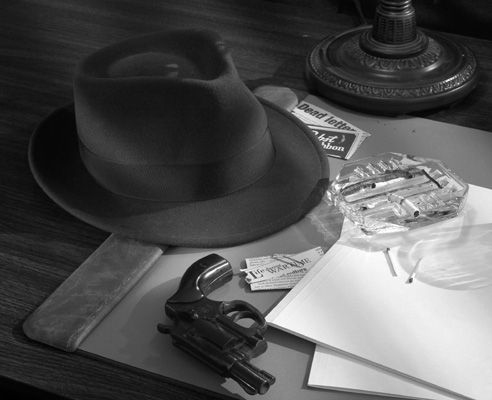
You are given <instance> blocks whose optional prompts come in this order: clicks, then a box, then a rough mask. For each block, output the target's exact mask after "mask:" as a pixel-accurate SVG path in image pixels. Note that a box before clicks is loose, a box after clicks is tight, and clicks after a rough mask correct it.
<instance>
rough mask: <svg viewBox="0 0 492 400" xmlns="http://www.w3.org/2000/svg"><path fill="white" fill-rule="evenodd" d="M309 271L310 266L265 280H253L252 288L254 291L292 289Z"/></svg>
mask: <svg viewBox="0 0 492 400" xmlns="http://www.w3.org/2000/svg"><path fill="white" fill-rule="evenodd" d="M307 271H308V268H301V269H298V270H296V271H293V272H290V273H288V274H285V275H282V276H279V277H277V278H270V279H267V280H264V281H259V282H253V283H251V284H250V288H251V290H252V291H256V290H276V289H277V290H278V289H292V288H293V287H294V286H295V285H296V284H297V283H298V282H299V281H300V280H301V279H302V278H303V277H304V275H305V274H306V273H307Z"/></svg>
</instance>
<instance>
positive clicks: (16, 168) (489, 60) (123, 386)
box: [0, 0, 492, 400]
mask: <svg viewBox="0 0 492 400" xmlns="http://www.w3.org/2000/svg"><path fill="white" fill-rule="evenodd" d="M356 23H357V19H356V18H355V17H354V15H350V14H349V13H341V12H339V5H338V4H337V2H336V1H318V0H312V1H307V0H298V1H294V0H291V1H281V0H277V1H273V0H272V1H260V0H238V1H230V0H180V1H169V0H159V1H157V0H119V1H118V0H85V1H77V0H17V1H16V0H12V1H2V2H1V3H0V177H1V178H0V207H1V211H0V212H1V215H0V318H1V323H0V376H1V379H0V391H1V392H4V389H5V388H6V387H8V388H11V389H12V388H15V389H16V390H17V391H18V392H19V393H23V391H25V390H27V391H28V392H29V393H31V392H32V393H35V392H34V391H36V390H44V391H48V392H51V393H54V394H57V395H60V396H64V397H66V398H71V399H121V400H123V399H206V398H217V396H218V395H214V394H211V393H204V392H203V391H201V390H197V389H194V388H191V387H188V386H185V385H183V384H179V383H176V382H171V381H169V380H166V379H165V378H162V377H154V376H151V375H148V374H145V375H144V374H142V373H140V372H139V371H134V370H130V369H128V368H127V367H124V366H117V365H113V364H110V363H108V362H105V361H101V360H96V359H92V358H89V357H87V356H84V355H81V354H68V353H64V352H62V351H58V350H55V349H53V348H49V347H47V346H43V345H41V344H38V343H35V342H32V341H30V340H29V339H28V338H26V337H25V336H24V334H23V332H22V330H21V324H22V322H23V321H24V319H25V318H26V317H27V316H28V315H29V314H30V313H31V312H32V311H33V310H34V309H36V307H37V306H39V305H40V304H41V302H42V301H43V300H44V299H45V298H46V297H47V296H48V295H49V294H50V293H51V292H53V291H54V290H55V289H56V287H57V286H58V285H60V284H61V283H62V282H63V281H64V280H65V279H66V278H67V277H68V276H69V275H70V274H71V273H72V272H73V271H74V269H76V268H77V266H78V265H80V264H81V263H82V262H83V261H84V260H85V259H86V258H87V257H88V256H89V255H90V254H91V253H92V252H93V251H94V250H95V249H96V248H97V247H98V246H99V244H101V243H102V241H103V240H104V239H105V238H106V237H107V236H108V234H107V233H106V232H102V231H100V230H98V229H96V228H93V227H91V226H89V225H87V224H85V223H83V222H80V221H78V220H77V219H75V218H74V217H72V216H70V215H69V214H67V213H66V212H65V211H63V210H61V209H60V208H59V207H58V206H56V205H55V204H54V203H53V202H52V201H51V200H49V199H48V197H47V196H46V195H45V194H44V193H43V192H42V190H41V189H40V188H39V187H38V186H37V185H36V183H35V181H34V179H33V178H32V175H31V173H30V171H29V167H28V163H27V147H28V141H29V137H30V135H31V132H32V131H33V129H34V128H35V127H36V125H37V124H38V123H39V122H40V120H41V119H42V118H43V117H44V116H45V115H46V114H48V113H49V112H51V111H52V110H53V109H55V108H57V107H60V106H63V105H64V104H66V103H68V102H70V101H71V98H72V81H71V80H72V71H73V68H74V66H75V64H76V63H77V62H78V61H79V60H81V59H82V58H83V57H84V56H86V55H88V54H89V53H91V52H92V51H94V50H96V49H98V48H100V47H102V46H105V45H107V44H110V43H113V42H116V41H118V40H121V39H125V38H128V37H131V36H134V35H137V34H142V33H148V32H154V31H157V30H163V29H171V28H184V27H188V28H189V27H194V28H207V29H212V30H216V31H217V32H219V33H220V34H221V35H222V37H223V38H224V39H225V40H226V41H227V43H228V44H229V46H230V48H231V49H232V54H233V58H234V60H235V63H236V66H237V68H238V70H239V73H240V76H241V77H242V79H243V80H245V81H246V82H247V83H248V85H250V86H251V87H252V88H253V87H255V86H259V85H261V84H276V85H284V86H289V87H291V88H294V89H299V90H305V89H306V86H305V82H304V79H303V69H304V61H305V57H306V55H307V54H308V52H309V50H310V48H311V47H312V46H313V45H315V44H316V43H317V42H318V41H319V40H320V39H321V38H323V37H325V36H328V35H332V34H336V33H340V32H342V31H344V30H345V29H348V28H351V27H354V26H355V24H356ZM455 38H456V40H461V41H465V42H466V44H467V45H468V46H469V47H470V48H471V49H472V50H473V51H474V52H475V54H476V55H477V57H478V59H479V64H480V68H481V71H482V72H481V76H480V81H479V86H478V87H477V89H476V90H475V91H474V92H473V93H472V94H471V95H470V96H469V97H467V98H466V99H465V100H464V101H462V102H461V103H459V104H457V105H455V106H454V107H452V108H448V109H443V110H439V111H434V112H427V113H421V114H420V116H424V117H426V118H431V119H435V120H438V121H443V122H449V123H453V124H458V125H463V126H468V127H473V128H478V129H484V130H488V131H492V118H491V116H490V112H491V110H492V45H491V44H492V42H490V41H487V40H484V39H477V38H467V37H464V36H455ZM470 161H471V160H470ZM351 396H352V397H351ZM348 398H354V397H353V395H350V396H349V395H347V394H345V395H344V394H340V399H348Z"/></svg>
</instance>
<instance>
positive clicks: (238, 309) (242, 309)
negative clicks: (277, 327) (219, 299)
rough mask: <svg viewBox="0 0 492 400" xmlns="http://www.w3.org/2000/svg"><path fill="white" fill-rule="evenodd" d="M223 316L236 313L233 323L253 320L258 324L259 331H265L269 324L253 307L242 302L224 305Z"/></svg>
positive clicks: (237, 301)
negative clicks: (246, 319) (248, 319)
mask: <svg viewBox="0 0 492 400" xmlns="http://www.w3.org/2000/svg"><path fill="white" fill-rule="evenodd" d="M221 311H222V314H224V315H228V314H231V313H234V314H233V316H232V317H231V320H232V322H234V323H236V321H239V320H241V319H245V318H251V319H252V320H253V321H255V322H256V323H257V324H258V329H259V330H260V331H264V330H265V329H266V327H267V323H266V320H265V317H263V314H262V313H261V312H260V311H259V310H258V309H257V308H256V307H254V306H253V305H251V304H249V303H247V302H245V301H242V300H233V301H230V302H224V303H222V310H221Z"/></svg>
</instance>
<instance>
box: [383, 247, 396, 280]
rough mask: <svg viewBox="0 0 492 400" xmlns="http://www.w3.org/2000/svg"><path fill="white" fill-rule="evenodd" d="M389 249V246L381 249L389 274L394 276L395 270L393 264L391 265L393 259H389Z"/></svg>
mask: <svg viewBox="0 0 492 400" xmlns="http://www.w3.org/2000/svg"><path fill="white" fill-rule="evenodd" d="M389 251H390V249H389V247H388V248H386V250H383V254H384V258H386V263H387V264H388V267H389V269H390V272H391V275H393V276H394V277H396V276H397V275H396V271H395V266H394V265H393V261H392V260H391V257H390V254H389Z"/></svg>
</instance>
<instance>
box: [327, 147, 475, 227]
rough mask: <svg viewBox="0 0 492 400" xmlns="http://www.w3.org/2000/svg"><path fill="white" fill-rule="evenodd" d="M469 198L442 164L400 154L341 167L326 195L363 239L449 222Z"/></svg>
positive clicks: (458, 181) (464, 186) (370, 158)
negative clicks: (368, 235) (360, 233)
mask: <svg viewBox="0 0 492 400" xmlns="http://www.w3.org/2000/svg"><path fill="white" fill-rule="evenodd" d="M467 193H468V185H467V184H466V183H465V182H464V181H463V180H462V179H461V178H460V177H458V176H457V175H456V174H455V173H453V172H452V171H450V170H449V169H448V168H447V167H446V166H445V165H444V163H442V162H441V161H439V160H433V159H428V158H422V157H415V156H410V155H406V154H399V153H384V154H379V155H377V156H374V157H368V158H364V159H361V160H357V161H353V162H350V163H347V164H345V165H344V166H343V168H342V170H341V171H340V173H339V174H338V176H337V178H336V179H335V180H334V181H333V182H332V184H331V186H330V188H329V192H328V194H329V196H330V197H331V200H332V201H333V203H334V204H335V205H336V206H337V207H338V208H339V209H340V211H341V212H342V213H343V214H344V215H345V216H346V217H347V218H348V219H349V220H351V221H352V222H354V223H355V224H356V225H357V226H359V227H360V228H361V230H362V231H363V232H364V233H366V234H374V233H389V232H398V231H405V230H408V229H412V228H417V227H421V226H425V225H429V224H432V223H435V222H438V221H442V220H446V219H450V218H453V217H455V216H457V215H458V213H459V212H460V211H461V209H462V208H463V205H464V204H465V201H466V196H467Z"/></svg>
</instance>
